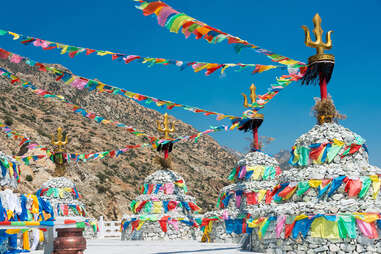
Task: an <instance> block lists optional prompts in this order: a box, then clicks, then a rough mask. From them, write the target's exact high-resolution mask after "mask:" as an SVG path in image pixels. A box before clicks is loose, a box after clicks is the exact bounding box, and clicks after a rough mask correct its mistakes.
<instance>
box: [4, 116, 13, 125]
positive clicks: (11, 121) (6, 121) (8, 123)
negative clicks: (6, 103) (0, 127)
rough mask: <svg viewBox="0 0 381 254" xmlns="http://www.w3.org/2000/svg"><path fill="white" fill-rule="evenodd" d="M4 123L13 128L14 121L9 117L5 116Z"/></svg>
mask: <svg viewBox="0 0 381 254" xmlns="http://www.w3.org/2000/svg"><path fill="white" fill-rule="evenodd" d="M4 123H5V124H6V125H8V126H11V125H12V124H13V119H12V118H11V117H9V116H5V118H4Z"/></svg>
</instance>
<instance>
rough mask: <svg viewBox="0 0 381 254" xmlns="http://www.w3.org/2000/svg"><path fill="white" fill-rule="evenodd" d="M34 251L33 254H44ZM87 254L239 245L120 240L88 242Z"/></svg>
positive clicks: (177, 252)
mask: <svg viewBox="0 0 381 254" xmlns="http://www.w3.org/2000/svg"><path fill="white" fill-rule="evenodd" d="M42 253H43V252H42V251H33V252H31V254H42ZM85 253H86V254H106V253H107V254H126V253H139V254H190V253H202V254H204V253H205V254H212V253H213V254H237V253H241V254H242V253H251V254H254V253H253V252H247V251H241V250H240V247H239V245H237V244H232V243H200V242H197V241H187V240H184V241H121V240H119V239H104V240H87V250H86V251H85Z"/></svg>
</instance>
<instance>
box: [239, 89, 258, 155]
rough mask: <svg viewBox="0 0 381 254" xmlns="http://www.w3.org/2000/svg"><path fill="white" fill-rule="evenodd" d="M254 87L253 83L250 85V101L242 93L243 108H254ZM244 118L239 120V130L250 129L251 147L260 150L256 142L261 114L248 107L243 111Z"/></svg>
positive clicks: (255, 97) (255, 96)
mask: <svg viewBox="0 0 381 254" xmlns="http://www.w3.org/2000/svg"><path fill="white" fill-rule="evenodd" d="M255 91H256V87H255V85H254V84H251V86H250V99H251V103H250V104H249V103H248V99H247V96H246V94H244V93H242V96H243V106H244V107H245V108H253V109H254V108H255V104H256V101H257V95H256V93H255ZM243 116H244V117H245V120H244V121H242V122H241V124H240V127H239V128H238V129H239V130H244V131H248V130H252V132H253V149H254V150H256V151H258V150H260V147H259V142H258V128H259V126H260V125H261V124H262V122H263V117H264V116H263V114H259V113H258V112H256V111H255V110H252V109H249V110H246V111H245V112H244V113H243Z"/></svg>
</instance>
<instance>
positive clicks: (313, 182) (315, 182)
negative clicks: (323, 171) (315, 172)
mask: <svg viewBox="0 0 381 254" xmlns="http://www.w3.org/2000/svg"><path fill="white" fill-rule="evenodd" d="M321 183H322V180H316V179H312V180H309V181H308V184H309V185H310V186H311V187H312V188H317V187H318V186H319V185H320V184H321Z"/></svg>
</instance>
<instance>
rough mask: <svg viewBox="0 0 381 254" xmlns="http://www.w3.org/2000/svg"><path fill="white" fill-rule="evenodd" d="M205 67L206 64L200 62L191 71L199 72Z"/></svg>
mask: <svg viewBox="0 0 381 254" xmlns="http://www.w3.org/2000/svg"><path fill="white" fill-rule="evenodd" d="M207 67H208V64H201V66H199V67H198V68H196V69H194V70H193V71H194V72H199V71H201V70H203V69H205V68H207Z"/></svg>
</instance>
